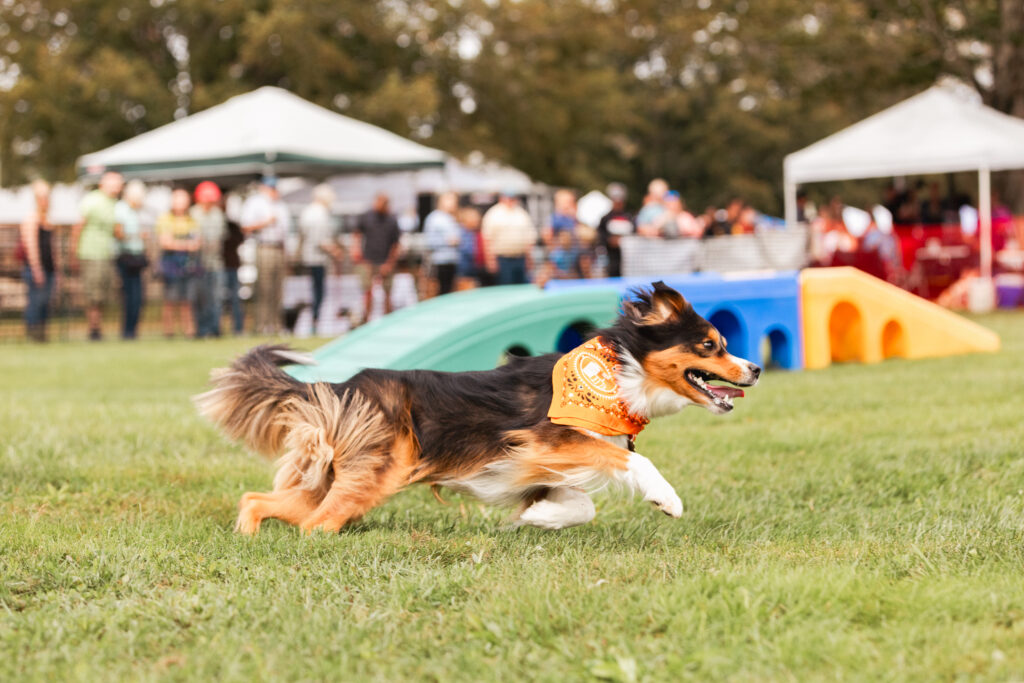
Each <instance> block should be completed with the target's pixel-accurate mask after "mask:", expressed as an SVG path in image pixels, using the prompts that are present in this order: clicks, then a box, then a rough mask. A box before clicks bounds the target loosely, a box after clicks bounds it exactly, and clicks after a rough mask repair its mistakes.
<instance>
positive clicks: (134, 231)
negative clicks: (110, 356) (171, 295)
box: [114, 180, 149, 339]
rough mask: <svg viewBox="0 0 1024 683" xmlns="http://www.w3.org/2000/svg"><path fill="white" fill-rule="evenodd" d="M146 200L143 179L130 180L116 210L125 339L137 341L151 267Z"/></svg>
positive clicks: (118, 261) (122, 322)
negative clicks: (143, 214)
mask: <svg viewBox="0 0 1024 683" xmlns="http://www.w3.org/2000/svg"><path fill="white" fill-rule="evenodd" d="M145 199H146V186H145V185H144V184H143V183H142V181H141V180H130V181H128V184H127V185H125V188H124V198H123V199H122V200H121V201H119V202H118V203H117V205H116V206H115V207H114V221H115V223H114V237H115V238H116V239H117V245H118V254H117V272H118V274H119V275H120V276H121V296H122V300H123V306H124V311H123V316H122V318H121V338H122V339H135V337H136V335H137V331H138V327H139V314H140V313H141V312H142V271H143V270H145V268H146V266H148V265H149V259H147V258H146V241H145V232H144V231H143V229H142V223H141V221H140V216H139V213H140V211H141V209H142V202H143V201H144V200H145Z"/></svg>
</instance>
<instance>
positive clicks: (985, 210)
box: [978, 166, 992, 282]
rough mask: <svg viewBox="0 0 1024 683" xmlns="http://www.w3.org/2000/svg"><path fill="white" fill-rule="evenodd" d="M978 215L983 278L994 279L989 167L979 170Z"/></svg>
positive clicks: (990, 176)
mask: <svg viewBox="0 0 1024 683" xmlns="http://www.w3.org/2000/svg"><path fill="white" fill-rule="evenodd" d="M978 210H979V211H978V213H979V216H978V217H979V219H980V222H981V224H980V225H979V226H978V237H979V238H980V239H981V278H982V279H983V280H985V281H986V282H988V281H989V280H991V279H992V174H991V172H990V171H989V169H988V167H987V166H982V167H981V168H980V169H979V170H978Z"/></svg>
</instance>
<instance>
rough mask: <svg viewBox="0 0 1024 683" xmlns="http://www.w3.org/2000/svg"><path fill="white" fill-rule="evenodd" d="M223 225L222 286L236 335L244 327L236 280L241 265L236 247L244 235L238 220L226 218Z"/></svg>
mask: <svg viewBox="0 0 1024 683" xmlns="http://www.w3.org/2000/svg"><path fill="white" fill-rule="evenodd" d="M225 226H226V230H227V232H226V235H225V237H224V242H223V243H222V245H221V256H222V258H223V259H224V286H225V291H226V292H227V296H228V301H229V302H230V303H231V331H232V332H233V333H234V334H235V336H238V335H240V334H242V330H244V329H245V311H243V310H242V296H241V292H240V291H239V282H238V269H239V268H241V266H242V259H241V257H240V256H239V255H238V248H239V247H240V246H242V242H244V241H245V235H244V234H243V233H242V226H240V225H239V224H238V221H233V220H231V219H228V220H227V222H226V223H225Z"/></svg>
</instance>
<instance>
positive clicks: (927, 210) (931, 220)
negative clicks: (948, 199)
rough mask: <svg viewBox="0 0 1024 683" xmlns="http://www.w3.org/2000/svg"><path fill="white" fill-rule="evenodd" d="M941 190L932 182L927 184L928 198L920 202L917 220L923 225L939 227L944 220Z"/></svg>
mask: <svg viewBox="0 0 1024 683" xmlns="http://www.w3.org/2000/svg"><path fill="white" fill-rule="evenodd" d="M945 208H946V207H945V203H944V202H943V201H942V188H940V187H939V184H938V183H937V182H935V181H934V180H933V181H932V182H930V183H929V184H928V196H927V197H925V198H924V199H922V200H921V207H920V209H918V212H917V213H918V218H919V220H920V221H921V222H922V223H924V224H925V225H941V224H942V222H943V221H944V220H945V218H946V214H945Z"/></svg>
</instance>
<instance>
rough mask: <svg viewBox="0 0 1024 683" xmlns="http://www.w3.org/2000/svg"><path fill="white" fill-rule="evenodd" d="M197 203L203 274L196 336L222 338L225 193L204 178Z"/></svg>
mask: <svg viewBox="0 0 1024 683" xmlns="http://www.w3.org/2000/svg"><path fill="white" fill-rule="evenodd" d="M195 199H196V203H195V204H194V205H193V206H192V209H191V214H192V219H193V220H194V221H195V222H196V225H198V226H199V235H200V244H201V247H200V249H199V262H200V267H201V275H200V276H199V282H198V286H197V287H196V298H195V300H194V302H193V306H194V310H195V319H196V337H197V338H200V339H201V338H203V337H219V336H220V318H221V312H222V310H223V308H224V296H223V292H224V256H223V248H222V245H223V242H224V237H225V235H226V234H227V220H226V219H225V217H224V211H223V210H221V208H220V200H221V192H220V188H219V187H217V184H216V183H214V182H212V181H210V180H204V181H203V182H201V183H199V185H197V186H196V190H195Z"/></svg>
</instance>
